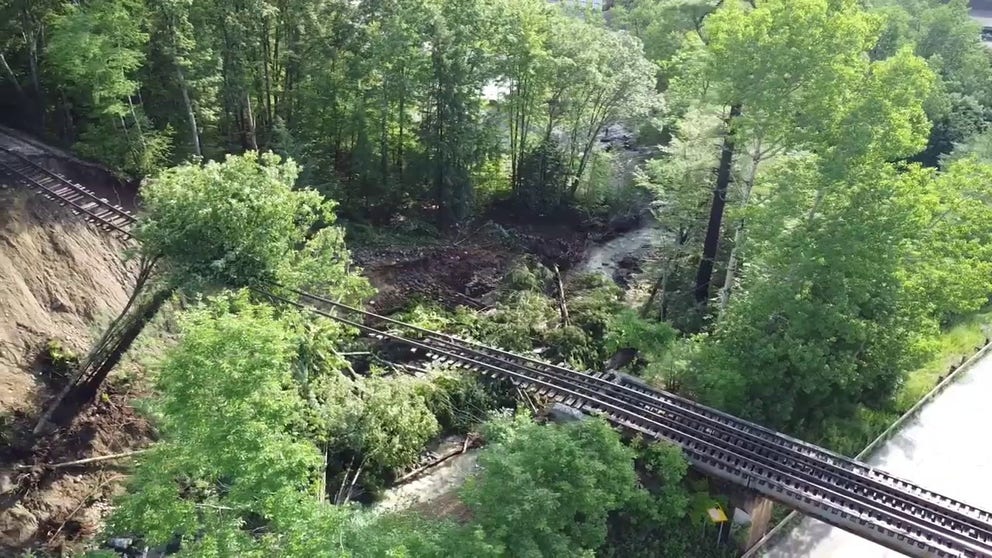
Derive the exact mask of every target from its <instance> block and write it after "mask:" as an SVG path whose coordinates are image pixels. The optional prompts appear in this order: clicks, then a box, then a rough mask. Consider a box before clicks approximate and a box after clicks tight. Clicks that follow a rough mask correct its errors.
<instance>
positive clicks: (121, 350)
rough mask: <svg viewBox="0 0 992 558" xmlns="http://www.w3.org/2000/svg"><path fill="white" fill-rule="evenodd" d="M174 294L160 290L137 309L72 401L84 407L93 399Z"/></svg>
mask: <svg viewBox="0 0 992 558" xmlns="http://www.w3.org/2000/svg"><path fill="white" fill-rule="evenodd" d="M173 292H175V289H174V288H172V287H163V288H160V289H159V290H157V291H155V293H153V294H152V296H151V298H149V299H148V301H147V302H145V303H144V304H142V305H141V306H139V307H138V308H137V310H136V311H135V315H134V317H133V318H132V319H131V320H129V321H128V323H127V324H126V325H125V327H124V330H123V331H122V332H121V334H120V336H119V337H118V339H117V341H116V343H115V344H114V347H113V350H111V351H110V353H109V354H108V355H107V357H106V358H105V359H103V361H102V362H100V364H99V365H98V366H97V367H96V369H95V370H94V371H93V373H92V375H91V376H90V378H89V380H87V381H86V383H84V384H82V385H80V386H79V389H78V392H77V394H76V396H75V397H73V398H72V400H74V401H76V402H77V404H78V405H84V404H86V403H88V402H89V401H90V400H92V399H93V397H94V396H95V395H96V393H97V391H98V390H99V389H100V386H101V385H103V382H104V381H105V380H106V379H107V376H108V375H109V374H110V372H111V370H113V369H114V367H116V366H117V364H118V363H120V361H121V359H122V358H124V355H125V354H127V351H128V350H129V349H130V348H131V345H132V344H134V340H135V339H137V338H138V335H141V332H142V331H144V329H145V326H147V325H148V322H150V321H151V320H152V319H153V318H154V317H155V315H156V314H158V311H159V310H160V309H161V308H162V306H163V305H164V304H165V303H166V301H168V300H169V297H171V296H172V293H173Z"/></svg>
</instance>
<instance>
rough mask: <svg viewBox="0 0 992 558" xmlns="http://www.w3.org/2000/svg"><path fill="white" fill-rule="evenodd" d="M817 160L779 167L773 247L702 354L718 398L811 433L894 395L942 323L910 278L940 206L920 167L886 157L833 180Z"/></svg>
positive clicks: (770, 236) (757, 238)
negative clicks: (903, 166) (911, 261)
mask: <svg viewBox="0 0 992 558" xmlns="http://www.w3.org/2000/svg"><path fill="white" fill-rule="evenodd" d="M815 168H816V166H815V162H811V161H806V162H799V161H794V162H792V164H791V165H790V166H789V167H788V168H786V167H782V168H780V169H778V172H777V173H776V176H775V177H774V180H775V185H774V188H775V190H776V191H777V192H778V196H777V197H776V198H775V201H774V203H769V204H767V205H766V207H763V208H762V211H763V213H762V215H761V216H760V217H757V218H755V220H754V221H755V222H756V225H755V228H753V229H752V233H751V234H752V238H753V242H754V243H755V246H756V251H757V252H758V253H759V254H761V257H760V258H759V259H755V260H754V261H753V262H752V266H753V267H752V268H751V269H750V270H749V276H748V278H747V279H746V285H747V287H748V288H747V291H746V292H745V293H742V294H740V295H739V296H738V298H737V299H736V301H734V302H732V303H731V306H730V308H729V309H728V312H727V314H726V316H725V317H724V319H723V320H722V321H721V322H720V323H719V324H718V326H717V328H716V329H715V332H714V337H713V339H712V342H711V344H710V346H709V347H707V349H706V350H704V351H703V352H702V354H701V360H700V362H699V367H700V369H699V373H700V375H701V376H702V378H703V380H702V382H703V386H701V390H702V394H703V395H704V396H705V397H706V398H707V399H708V400H709V401H710V402H712V403H714V404H716V405H718V406H721V407H722V408H725V409H727V410H729V411H731V412H738V413H742V414H744V415H745V416H748V417H750V418H754V419H756V420H758V421H761V422H764V423H766V424H769V425H772V426H776V427H780V428H788V429H789V430H791V431H794V432H807V433H809V432H815V431H816V429H817V428H819V426H820V425H821V424H822V422H823V420H824V419H826V418H829V417H831V416H844V415H850V414H851V413H853V412H854V410H855V409H856V408H857V406H858V405H859V404H865V405H868V406H876V407H877V406H879V405H882V404H883V403H884V402H885V401H886V400H887V399H888V398H889V397H891V395H892V393H893V391H894V389H895V387H896V386H897V385H898V384H899V382H900V381H901V379H902V375H903V373H904V371H906V370H909V369H911V368H913V367H915V366H916V365H918V364H919V362H920V359H921V358H922V357H923V356H925V352H926V349H927V340H928V339H929V337H930V336H931V335H932V334H933V333H934V332H935V331H936V324H935V322H934V321H933V319H932V318H930V317H929V316H928V314H927V311H926V306H925V304H924V303H923V301H922V300H920V299H919V298H918V294H917V293H916V290H915V289H914V288H913V287H912V284H911V283H910V282H909V281H908V280H907V277H908V275H907V273H908V272H911V271H912V270H911V269H908V268H907V267H906V265H907V264H908V258H909V257H911V254H912V253H913V246H914V243H915V242H917V241H919V240H921V238H920V234H921V233H922V232H923V231H925V230H926V229H927V227H928V223H930V219H931V218H933V217H938V216H939V213H936V212H935V213H929V211H934V210H936V207H935V206H934V205H933V204H932V201H930V198H929V196H928V194H927V193H926V192H925V191H924V190H922V189H920V188H919V187H918V186H919V185H918V178H917V176H918V174H919V173H914V172H909V173H905V172H900V170H899V169H896V168H895V167H892V166H878V167H874V168H870V169H864V168H863V169H857V170H856V171H853V172H852V176H851V177H850V178H849V179H848V180H847V181H845V182H842V183H832V181H829V179H826V178H825V177H824V176H823V175H821V174H819V173H818V172H816V170H815ZM775 215H778V217H775ZM854 223H865V224H869V223H870V225H868V226H866V227H857V226H853V225H852V224H854ZM758 225H760V227H759V226H758ZM849 235H856V238H857V240H856V241H854V240H852V239H851V238H850V237H849Z"/></svg>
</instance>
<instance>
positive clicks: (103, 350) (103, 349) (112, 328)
mask: <svg viewBox="0 0 992 558" xmlns="http://www.w3.org/2000/svg"><path fill="white" fill-rule="evenodd" d="M157 262H158V260H157V259H154V258H153V259H150V260H147V259H143V260H142V262H141V266H140V269H139V271H138V276H137V279H136V280H135V284H134V288H133V289H132V290H131V296H130V297H128V300H127V303H126V304H125V305H124V308H123V309H122V310H121V311H120V313H119V314H118V315H117V317H116V318H114V321H113V322H111V323H110V325H109V326H107V329H106V330H104V332H103V334H102V335H101V336H100V339H99V340H97V342H96V343H94V344H93V348H92V349H90V352H89V354H87V355H86V358H85V359H84V360H83V362H82V363H80V365H79V370H78V371H77V373H76V374H75V376H74V377H73V378H72V380H71V381H69V382H68V383H67V384H66V385H65V387H64V388H63V389H62V391H61V392H59V394H58V395H57V396H56V397H55V399H54V400H53V401H52V403H51V404H49V406H48V409H47V410H46V411H45V412H44V413H43V414H42V416H41V418H40V419H39V420H38V423H37V424H36V425H35V428H34V431H33V433H34V434H35V435H37V434H39V433H41V432H42V431H43V430H44V429H45V427H46V426H47V424H48V422H49V421H50V420H51V419H52V417H53V416H55V414H56V412H57V411H60V410H61V409H62V407H63V406H64V405H63V403H64V402H66V401H77V400H78V399H79V398H78V393H79V391H80V388H81V386H83V385H86V384H88V383H91V382H92V378H93V376H94V374H95V372H93V371H94V370H96V371H99V369H100V368H102V367H104V365H105V363H106V362H107V361H108V357H107V355H110V354H113V353H114V352H116V348H117V347H119V346H120V340H121V339H123V338H124V337H125V334H126V332H127V330H128V328H129V327H131V324H132V323H133V321H134V320H133V318H132V316H133V314H132V312H131V310H132V309H133V308H134V307H135V305H136V304H138V301H139V300H140V299H141V298H142V296H143V295H144V293H145V287H147V286H148V282H149V281H151V280H152V278H153V276H154V274H155V271H156V264H157ZM173 291H174V289H173V288H171V287H164V288H161V289H160V290H159V291H158V292H159V293H161V292H165V293H166V295H165V299H168V296H169V295H171V294H172V292H173ZM156 296H158V293H156V294H153V295H152V300H153V301H154V299H155V297H156ZM165 299H163V300H162V302H161V303H158V304H157V306H155V308H154V309H155V310H156V311H157V310H158V308H159V307H161V305H162V304H163V303H164V302H165ZM149 306H151V305H150V304H149V303H145V304H142V305H141V306H140V307H139V309H138V310H137V311H136V312H135V313H134V314H137V315H138V316H139V317H140V316H141V314H142V311H143V309H147V308H148V307H149ZM145 321H146V322H147V320H145ZM132 341H133V339H132ZM128 346H130V342H129V343H128ZM124 350H125V351H126V350H127V349H126V348H125V349H124ZM121 355H123V353H121ZM117 360H118V361H119V360H120V358H119V357H118V358H117ZM115 364H116V362H115ZM104 376H105V374H104ZM74 392H75V393H74ZM70 396H71V397H70Z"/></svg>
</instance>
